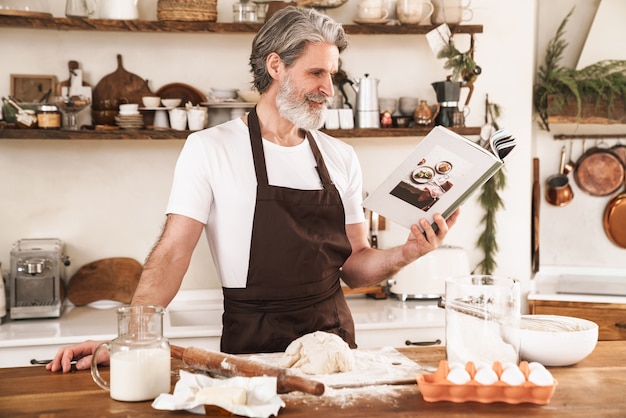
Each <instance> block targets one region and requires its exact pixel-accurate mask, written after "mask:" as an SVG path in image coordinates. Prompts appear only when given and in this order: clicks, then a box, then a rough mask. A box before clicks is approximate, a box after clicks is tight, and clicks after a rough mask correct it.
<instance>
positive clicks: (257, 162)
mask: <svg viewBox="0 0 626 418" xmlns="http://www.w3.org/2000/svg"><path fill="white" fill-rule="evenodd" d="M248 132H249V134H250V143H251V145H252V158H253V159H254V171H255V172H256V181H257V183H258V185H259V186H267V185H268V184H269V183H268V181H267V169H266V168H265V154H264V153H263V139H262V137H261V126H260V125H259V117H258V116H257V114H256V106H254V108H253V109H252V110H251V111H250V113H249V114H248Z"/></svg>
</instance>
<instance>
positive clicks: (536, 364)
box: [528, 361, 546, 372]
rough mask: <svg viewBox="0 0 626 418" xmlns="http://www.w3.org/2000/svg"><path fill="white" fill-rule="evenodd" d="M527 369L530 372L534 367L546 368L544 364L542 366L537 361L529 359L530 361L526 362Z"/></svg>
mask: <svg viewBox="0 0 626 418" xmlns="http://www.w3.org/2000/svg"><path fill="white" fill-rule="evenodd" d="M528 369H529V370H530V371H531V372H532V371H533V370H536V369H543V370H546V366H544V365H543V364H541V363H538V362H536V361H531V362H530V363H528Z"/></svg>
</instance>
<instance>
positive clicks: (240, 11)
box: [233, 1, 257, 23]
mask: <svg viewBox="0 0 626 418" xmlns="http://www.w3.org/2000/svg"><path fill="white" fill-rule="evenodd" d="M233 22H238V23H256V22H257V5H256V4H254V3H251V2H248V1H241V2H239V3H234V4H233Z"/></svg>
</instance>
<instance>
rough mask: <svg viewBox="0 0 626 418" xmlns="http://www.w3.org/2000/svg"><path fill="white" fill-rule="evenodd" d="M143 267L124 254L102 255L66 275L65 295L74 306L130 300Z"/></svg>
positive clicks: (127, 301)
mask: <svg viewBox="0 0 626 418" xmlns="http://www.w3.org/2000/svg"><path fill="white" fill-rule="evenodd" d="M142 271H143V266H142V265H141V264H140V263H139V262H138V261H137V260H135V259H133V258H128V257H114V258H105V259H102V260H97V261H93V262H91V263H88V264H85V265H84V266H82V267H81V268H80V269H78V271H77V272H76V273H74V275H73V276H72V277H71V278H70V281H69V283H68V286H67V297H68V299H69V300H70V301H71V302H72V303H73V304H74V305H76V306H82V305H87V304H89V303H92V302H96V301H98V300H114V301H117V302H122V303H130V301H131V299H132V297H133V294H134V293H135V289H136V288H137V284H138V283H139V277H140V276H141V272H142Z"/></svg>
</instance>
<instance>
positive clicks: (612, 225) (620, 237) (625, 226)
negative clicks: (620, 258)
mask: <svg viewBox="0 0 626 418" xmlns="http://www.w3.org/2000/svg"><path fill="white" fill-rule="evenodd" d="M624 186H625V187H624V190H623V191H622V192H621V193H619V194H616V195H615V196H613V197H612V198H611V200H609V202H608V203H607V205H606V208H605V209H604V216H603V219H602V224H603V226H604V232H605V233H606V236H607V237H608V238H609V240H611V242H612V243H613V244H615V245H617V246H618V247H621V248H626V183H625V184H624Z"/></svg>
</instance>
